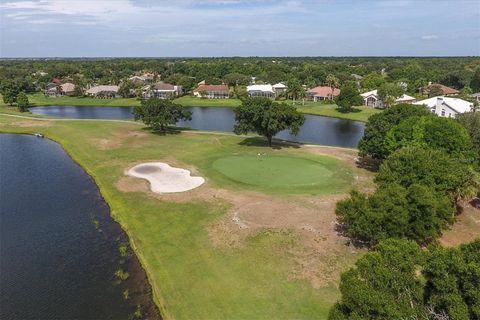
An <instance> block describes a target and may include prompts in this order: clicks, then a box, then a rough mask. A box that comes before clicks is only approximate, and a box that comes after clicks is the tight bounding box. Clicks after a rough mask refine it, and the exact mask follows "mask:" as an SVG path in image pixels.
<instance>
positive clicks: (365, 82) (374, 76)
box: [362, 73, 386, 90]
mask: <svg viewBox="0 0 480 320" xmlns="http://www.w3.org/2000/svg"><path fill="white" fill-rule="evenodd" d="M384 83H386V80H385V78H384V77H383V76H382V75H381V74H378V73H369V74H367V75H366V76H365V77H364V78H363V79H362V88H364V89H367V90H374V89H377V88H379V87H380V86H382V85H383V84H384Z"/></svg>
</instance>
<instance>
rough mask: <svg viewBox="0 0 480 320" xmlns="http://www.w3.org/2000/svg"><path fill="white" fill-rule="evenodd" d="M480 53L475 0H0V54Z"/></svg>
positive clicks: (478, 6)
mask: <svg viewBox="0 0 480 320" xmlns="http://www.w3.org/2000/svg"><path fill="white" fill-rule="evenodd" d="M392 55H394V56H402V55H403V56H405V55H408V56H410V55H411V56H430V55H434V56H449V55H480V0H451V1H448V0H383V1H381V0H378V1H374V0H371V1H369V0H316V1H315V0H305V1H300V0H297V1H295V0H293V1H292V0H289V1H284V0H263V1H259V0H202V1H194V0H169V1H164V0H158V1H154V0H39V1H23V0H0V57H100V56H102V57H104V56H106V57H118V56H122V57H124V56H126V57H131V56H133V57H145V56H149V57H166V56H167V57H172V56H182V57H192V56H193V57H196V56H392Z"/></svg>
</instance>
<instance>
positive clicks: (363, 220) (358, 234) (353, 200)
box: [336, 183, 455, 247]
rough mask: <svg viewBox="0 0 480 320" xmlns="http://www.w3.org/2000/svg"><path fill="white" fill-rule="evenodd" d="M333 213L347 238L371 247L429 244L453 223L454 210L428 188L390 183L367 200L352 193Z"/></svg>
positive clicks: (446, 201)
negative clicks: (391, 243)
mask: <svg viewBox="0 0 480 320" xmlns="http://www.w3.org/2000/svg"><path fill="white" fill-rule="evenodd" d="M336 214H337V216H338V221H339V223H340V224H341V225H342V226H343V228H344V229H345V234H346V235H347V236H349V237H350V238H353V239H354V240H355V241H357V242H359V243H362V244H365V245H367V246H369V247H372V246H374V245H376V244H377V243H378V242H379V241H381V240H385V239H389V238H395V239H401V238H406V239H410V240H415V241H417V242H420V243H425V242H430V241H432V240H434V239H436V238H438V237H439V236H440V235H441V232H442V230H444V229H445V228H446V227H447V226H448V225H449V224H451V223H452V222H453V220H454V214H455V210H454V206H453V203H452V201H451V200H450V199H449V198H448V197H447V196H446V195H444V194H441V193H438V192H436V191H435V190H433V189H431V188H430V187H427V186H424V185H421V184H412V185H411V186H409V187H408V188H404V187H402V186H400V185H398V184H395V183H390V184H384V185H382V186H381V188H378V189H377V191H376V192H375V193H374V194H373V195H371V196H369V197H367V196H366V195H364V194H361V193H359V192H357V191H353V192H352V193H351V196H350V198H349V199H346V200H342V201H339V202H338V203H337V208H336Z"/></svg>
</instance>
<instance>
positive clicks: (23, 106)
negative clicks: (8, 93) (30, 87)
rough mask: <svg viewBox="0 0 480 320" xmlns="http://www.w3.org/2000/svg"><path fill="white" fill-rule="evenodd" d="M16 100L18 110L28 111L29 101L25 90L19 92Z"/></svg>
mask: <svg viewBox="0 0 480 320" xmlns="http://www.w3.org/2000/svg"><path fill="white" fill-rule="evenodd" d="M16 100H17V107H18V111H20V112H25V111H28V105H29V101H28V97H27V95H26V94H25V92H20V93H19V94H18V96H17V99H16Z"/></svg>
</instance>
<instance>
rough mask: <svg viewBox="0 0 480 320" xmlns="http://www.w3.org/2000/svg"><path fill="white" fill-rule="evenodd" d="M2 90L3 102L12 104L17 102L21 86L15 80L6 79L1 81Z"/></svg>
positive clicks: (0, 90)
mask: <svg viewBox="0 0 480 320" xmlns="http://www.w3.org/2000/svg"><path fill="white" fill-rule="evenodd" d="M0 92H1V93H2V97H3V102H4V103H6V104H8V105H10V106H11V105H13V104H14V103H15V102H17V96H18V94H19V93H20V88H19V86H18V85H17V84H16V83H15V82H13V81H10V80H6V81H3V82H2V83H1V89H0Z"/></svg>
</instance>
